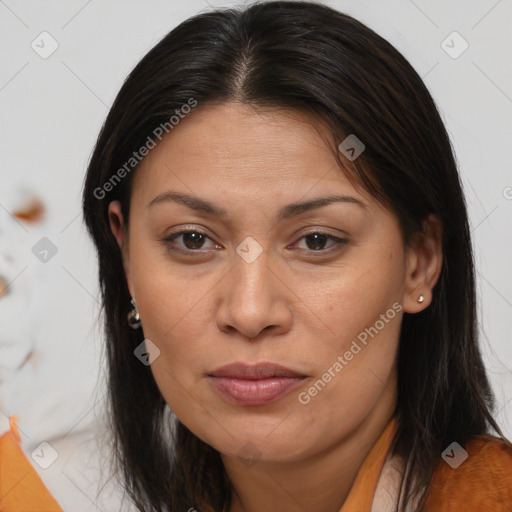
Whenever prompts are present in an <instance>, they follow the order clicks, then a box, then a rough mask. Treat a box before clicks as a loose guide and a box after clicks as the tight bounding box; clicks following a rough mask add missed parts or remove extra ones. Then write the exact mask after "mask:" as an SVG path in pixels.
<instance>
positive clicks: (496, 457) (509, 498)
mask: <svg viewBox="0 0 512 512" xmlns="http://www.w3.org/2000/svg"><path fill="white" fill-rule="evenodd" d="M9 424H10V427H11V429H10V430H9V431H7V432H6V433H4V434H3V435H2V436H0V512H63V510H62V508H61V507H60V506H59V504H58V503H57V502H56V500H55V499H54V498H53V497H52V495H51V494H50V492H49V491H48V489H47V488H46V487H45V485H44V484H43V482H42V480H41V478H40V477H39V475H38V474H37V472H36V471H35V469H34V468H33V467H32V465H31V464H30V462H29V460H28V459H27V457H26V456H25V454H24V452H23V450H22V449H21V438H20V435H19V433H18V430H17V428H16V417H15V416H11V417H10V418H9ZM396 427H397V424H396V420H395V418H393V419H392V420H391V421H390V422H389V423H388V425H387V426H386V428H385V429H384V431H383V432H382V434H381V435H380V437H379V439H378V440H377V442H376V443H375V445H374V446H373V448H372V449H371V451H370V453H369V454H368V456H367V457H366V459H365V461H364V462H363V465H362V466H361V468H360V469H359V471H358V473H357V476H356V479H355V481H354V484H353V485H352V488H351V490H350V493H349V495H348V497H347V499H346V501H345V504H344V505H343V507H342V508H341V511H340V512H371V510H372V506H373V507H374V509H378V510H379V511H380V510H382V508H380V504H379V503H377V502H375V503H374V494H375V490H376V488H377V483H378V480H379V477H380V475H381V470H382V468H383V466H384V463H385V461H386V457H387V455H388V450H389V447H390V444H391V441H392V439H393V436H394V434H395V432H396ZM464 449H465V450H466V452H467V454H468V457H467V458H466V459H465V460H464V461H463V462H462V463H461V464H460V465H459V466H458V467H457V468H455V469H454V468H452V467H451V466H450V465H449V464H448V463H447V462H445V461H444V460H441V462H440V463H439V466H438V467H437V469H436V471H435V472H434V477H433V480H432V485H431V491H430V494H429V498H428V501H427V503H426V508H425V512H454V511H459V510H464V512H484V511H492V512H511V511H512V447H510V446H508V445H506V444H505V443H504V442H502V441H501V440H499V439H497V438H495V437H492V436H476V437H475V438H474V439H472V440H471V441H470V442H469V443H467V445H466V446H465V447H464ZM452 454H453V452H452V453H451V454H450V455H452Z"/></svg>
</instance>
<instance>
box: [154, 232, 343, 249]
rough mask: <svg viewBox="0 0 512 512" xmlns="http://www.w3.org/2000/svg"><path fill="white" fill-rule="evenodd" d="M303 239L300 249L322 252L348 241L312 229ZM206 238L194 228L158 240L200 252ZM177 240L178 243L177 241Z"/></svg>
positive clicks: (170, 247)
mask: <svg viewBox="0 0 512 512" xmlns="http://www.w3.org/2000/svg"><path fill="white" fill-rule="evenodd" d="M303 239H304V240H305V241H306V248H305V249H304V248H300V250H305V251H309V252H316V253H322V254H325V253H326V252H331V251H334V250H336V249H339V248H340V246H342V245H344V244H346V243H347V242H348V240H347V239H344V238H338V237H335V236H333V235H331V234H329V233H323V232H321V231H312V232H310V233H306V234H305V235H303V236H302V237H301V238H299V241H300V240H303ZM206 240H211V239H210V237H209V236H208V235H207V234H206V233H204V232H203V231H199V230H196V229H194V230H189V231H178V232H177V233H173V234H172V235H170V236H168V237H166V238H163V239H161V240H160V241H161V242H162V243H163V244H164V245H166V246H167V247H168V249H169V250H172V251H180V252H188V253H194V252H197V253H201V252H205V251H202V250H201V249H205V242H206ZM177 241H178V242H179V243H177ZM328 241H330V242H332V244H331V245H330V246H329V247H328V248H325V244H326V243H327V242H328ZM213 248H214V249H221V248H222V246H220V245H219V244H215V247H213ZM206 249H208V248H206Z"/></svg>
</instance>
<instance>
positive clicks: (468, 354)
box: [83, 1, 503, 512]
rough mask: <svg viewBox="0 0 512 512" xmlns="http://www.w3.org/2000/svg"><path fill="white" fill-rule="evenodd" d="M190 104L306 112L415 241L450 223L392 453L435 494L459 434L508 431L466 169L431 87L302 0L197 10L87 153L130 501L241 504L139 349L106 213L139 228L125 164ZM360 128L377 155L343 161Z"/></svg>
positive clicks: (136, 72) (403, 346)
mask: <svg viewBox="0 0 512 512" xmlns="http://www.w3.org/2000/svg"><path fill="white" fill-rule="evenodd" d="M191 99H192V101H195V102H197V106H196V108H201V105H205V104H207V103H209V102H210V103H213V102H216V103H219V102H221V103H222V102H231V101H237V102H242V103H245V104H248V105H253V106H256V107H262V108H265V107H277V108H283V109H296V110H300V111H303V112H307V113H309V114H311V115H312V116H314V117H315V118H316V119H318V121H319V122H320V121H321V122H324V123H326V125H327V126H328V127H329V128H330V133H331V134H332V138H331V139H330V140H329V144H330V145H332V148H333V151H334V152H335V154H336V157H337V158H338V159H339V162H340V172H345V173H347V175H350V177H351V179H355V180H357V182H358V183H361V184H362V186H363V187H365V189H366V190H368V191H369V192H370V193H371V194H372V195H373V196H374V197H376V198H377V199H378V200H379V201H380V202H381V203H382V204H384V205H386V206H387V207H389V208H390V209H391V210H392V211H393V212H394V213H395V214H396V215H397V218H398V219H399V221H400V225H401V228H402V232H403V238H404V242H405V243H407V242H408V241H409V237H410V236H411V234H412V233H414V232H415V231H417V230H420V229H421V226H422V221H423V220H424V219H425V218H426V216H427V215H429V214H435V215H437V216H438V218H439V219H440V220H441V223H442V229H443V232H442V244H443V266H442V271H441V275H440V277H439V280H438V282H437V284H436V286H435V288H434V293H433V300H432V303H431V305H430V306H429V307H428V308H426V309H425V310H424V311H422V312H420V313H418V314H405V315H404V317H403V321H402V328H401V334H400V340H399V349H398V397H397V406H396V411H395V414H396V418H397V420H398V430H397V433H396V435H395V438H394V441H393V444H392V450H393V453H396V454H399V455H401V456H402V457H404V458H405V459H406V460H407V467H406V471H405V475H404V479H403V481H402V483H403V485H402V486H401V496H402V498H403V500H402V502H403V503H408V502H409V503H410V502H411V500H412V499H413V498H414V499H416V498H417V499H420V501H421V500H424V498H425V496H426V494H427V492H428V486H429V483H430V481H431V478H432V474H433V471H434V469H435V467H436V465H437V464H438V463H439V462H440V455H441V453H442V451H443V450H444V449H445V448H446V447H447V446H448V445H449V444H450V443H451V442H452V441H453V440H457V441H458V442H459V443H460V444H464V443H465V442H467V441H469V440H470V439H471V438H472V437H474V436H475V435H479V434H486V433H489V432H490V431H491V429H492V430H494V431H496V432H498V433H499V434H500V435H501V437H503V434H502V433H501V431H500V429H499V427H498V425H497V424H496V422H495V421H494V419H493V407H494V401H493V396H492V392H491V388H490V385H489V382H488V379H487V376H486V372H485V368H484V365H483V362H482V358H481V354H480V351H479V347H478V341H477V325H476V306H475V302H476V300H475V275H474V264H473V255H472V247H471V239H470V231H469V226H468V218H467V211H466V204H465V200H464V195H463V191H462V187H461V183H460V178H459V175H458V171H457V164H456V161H455V158H454V154H453V149H452V146H451V143H450V140H449V137H448V135H447V132H446V129H445V127H444V125H443V122H442V120H441V117H440V115H439V112H438V110H437V107H436V105H435V103H434V101H433V99H432V97H431V95H430V93H429V92H428V90H427V88H426V87H425V85H424V83H423V82H422V80H421V78H420V77H419V76H418V74H417V73H416V72H415V70H414V69H413V68H412V66H411V65H410V64H409V63H408V62H407V61H406V59H405V58H404V57H403V56H402V55H401V54H400V53H399V52H398V51H397V50H396V49H395V48H394V47H393V46H392V45H391V44H390V43H388V42H387V41H386V40H385V39H383V38H382V37H380V36H379V35H377V34H376V33H375V32H374V31H372V30H371V29H369V28H368V27H366V26H365V25H364V24H362V23H360V22H359V21H357V20H355V19H353V18H352V17H350V16H348V15H346V14H342V13H340V12H338V11H336V10H334V9H331V8H329V7H327V6H324V5H321V4H317V3H312V2H293V1H271V2H265V3H257V4H253V5H251V6H249V7H244V8H231V9H221V10H216V11H212V12H206V13H201V14H199V15H196V16H194V17H192V18H189V19H188V20H186V21H184V22H183V23H181V24H180V25H179V26H178V27H176V28H175V29H173V30H172V31H171V32H169V33H168V34H167V35H166V36H165V37H164V38H163V39H162V40H161V41H160V42H159V43H158V44H157V45H156V46H155V47H154V48H152V49H151V50H150V51H149V53H147V54H146V55H145V56H144V58H143V59H142V60H141V61H140V62H139V63H138V64H137V65H136V66H135V68H134V69H133V71H132V72H131V73H130V74H129V76H128V77H127V79H126V80H125V82H124V84H123V86H122V88H121V90H120V91H119V93H118V95H117V97H116V99H115V101H114V103H113V105H112V108H111V110H110V112H109V114H108V116H107V118H106V121H105V123H104V125H103V127H102V129H101V132H100V134H99V137H98V140H97V142H96V145H95V148H94V151H93V154H92V156H91V159H90V163H89V166H88V170H87V175H86V178H85V186H84V192H83V213H84V218H85V222H86V225H87V228H88V231H89V233H90V234H91V236H92V238H93V240H94V243H95V245H96V248H97V253H98V263H99V282H100V289H101V295H102V314H103V315H104V328H105V338H106V345H105V346H106V357H107V362H108V382H107V384H108V390H109V394H108V404H109V413H110V414H111V419H112V435H113V441H114V453H115V459H116V464H117V466H116V467H117V469H118V471H120V472H121V474H122V477H123V481H124V485H125V489H126V491H127V492H128V494H129V496H130V498H131V499H132V500H133V502H134V503H135V504H136V505H137V507H138V508H139V509H140V510H143V511H157V512H164V511H169V510H173V511H175V510H188V509H190V508H195V509H196V510H198V511H200V512H204V511H210V512H220V511H227V510H229V505H230V500H231V487H230V482H229V479H228V477H227V474H226V471H225V469H224V466H223V464H222V461H221V458H220V455H219V453H218V452H217V451H216V450H215V449H213V448H212V447H211V446H209V445H207V444H206V443H204V442H203V441H201V440H200V439H199V438H197V437H196V436H195V435H194V434H193V433H192V432H191V431H190V430H188V429H187V428H186V427H185V426H184V425H183V424H182V423H181V422H180V421H179V420H178V419H177V418H173V417H172V415H169V410H168V408H167V407H166V403H165V401H164V399H163V397H162V395H161V393H160V391H159V389H158V388H157V386H156V383H155V380H154V378H153V376H152V373H151V370H150V368H149V367H148V366H144V365H142V364H140V361H139V360H138V359H137V358H136V357H134V355H133V352H134V349H135V347H137V346H138V345H139V344H140V343H141V342H142V341H143V339H144V335H143V333H142V332H141V330H139V331H134V330H132V329H130V327H129V326H128V325H127V322H126V315H127V313H128V311H129V310H130V294H129V291H128V287H127V283H126V277H125V275H124V270H123V264H122V254H121V251H120V248H119V246H118V245H117V243H116V240H115V238H114V236H113V234H112V232H111V230H110V226H109V219H108V214H107V208H108V203H109V202H110V201H112V200H115V199H118V200H120V201H121V207H122V213H123V217H124V219H125V223H126V224H127V223H128V219H129V198H130V187H131V182H132V178H133V174H134V173H135V172H136V168H137V166H136V165H135V166H134V167H133V170H131V169H130V168H129V167H127V166H126V162H128V161H130V158H131V157H132V155H133V152H134V151H136V150H138V149H139V148H140V147H142V146H143V145H144V144H145V143H147V141H148V136H151V135H152V134H154V133H155V129H156V128H157V127H159V126H162V125H163V126H167V128H166V131H169V132H170V131H171V127H170V124H169V119H170V118H171V116H173V115H175V113H176V111H177V110H178V111H180V109H181V108H182V107H183V105H187V104H189V105H190V103H191ZM166 123H167V124H166ZM157 133H158V132H157ZM350 134H356V136H357V137H358V138H359V139H360V140H361V141H363V143H364V144H365V146H366V149H365V151H364V152H363V153H362V154H361V155H360V156H359V158H357V160H354V161H353V162H349V161H348V160H347V159H344V160H343V158H342V157H341V156H340V153H339V152H338V151H336V148H337V146H338V144H339V143H340V142H341V141H342V140H343V139H344V138H345V137H346V136H348V135H350ZM169 136H171V137H172V133H170V135H169ZM342 160H343V166H342V165H341V163H342ZM123 166H124V167H123ZM122 168H124V169H125V171H126V172H124V173H119V170H120V169H122ZM116 173H117V175H116ZM121 174H122V178H123V179H119V177H120V176H121ZM107 184H109V186H106V185H107ZM170 422H173V425H172V428H171V429H169V423H170ZM171 434H172V435H171ZM421 503H424V501H421ZM421 503H420V509H421ZM401 509H402V508H401Z"/></svg>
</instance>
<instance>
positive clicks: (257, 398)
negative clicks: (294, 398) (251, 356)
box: [208, 363, 307, 405]
mask: <svg viewBox="0 0 512 512" xmlns="http://www.w3.org/2000/svg"><path fill="white" fill-rule="evenodd" d="M208 378H209V381H210V382H211V383H212V385H213V386H214V388H215V389H216V390H217V391H218V392H220V393H221V394H222V395H223V396H224V397H225V398H227V399H228V400H229V401H230V402H232V403H235V404H237V405H263V404H267V403H271V402H274V401H276V400H278V399H279V398H282V397H283V396H285V395H286V394H288V393H289V392H290V391H292V390H293V389H294V388H296V387H297V386H299V385H300V384H301V383H302V382H303V381H304V379H306V378H307V375H303V374H301V373H299V372H297V371H295V370H292V369H290V368H286V367H284V366H281V365H277V364H274V363H258V364H255V365H250V364H245V363H231V364H228V365H226V366H222V367H221V368H218V369H217V370H214V371H212V372H211V373H209V374H208Z"/></svg>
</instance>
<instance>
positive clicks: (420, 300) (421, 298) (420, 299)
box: [418, 295, 425, 304]
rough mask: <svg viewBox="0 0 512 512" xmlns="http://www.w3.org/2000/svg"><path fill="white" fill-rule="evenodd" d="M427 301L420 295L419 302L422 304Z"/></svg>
mask: <svg viewBox="0 0 512 512" xmlns="http://www.w3.org/2000/svg"><path fill="white" fill-rule="evenodd" d="M424 300H425V297H423V295H420V296H419V297H418V302H419V303H420V304H421V303H422V302H423V301H424Z"/></svg>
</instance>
